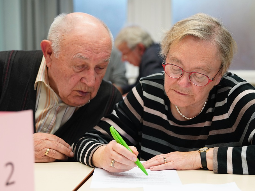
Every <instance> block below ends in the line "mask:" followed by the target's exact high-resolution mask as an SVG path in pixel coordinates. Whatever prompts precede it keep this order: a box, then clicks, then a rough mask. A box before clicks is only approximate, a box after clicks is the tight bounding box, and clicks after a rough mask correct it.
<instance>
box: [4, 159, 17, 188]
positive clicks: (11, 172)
mask: <svg viewBox="0 0 255 191" xmlns="http://www.w3.org/2000/svg"><path fill="white" fill-rule="evenodd" d="M5 166H6V167H7V166H11V171H10V174H9V177H8V179H7V181H6V183H5V185H6V186H10V185H12V184H14V183H15V181H11V177H12V175H13V172H14V165H13V163H12V162H8V163H6V164H5Z"/></svg>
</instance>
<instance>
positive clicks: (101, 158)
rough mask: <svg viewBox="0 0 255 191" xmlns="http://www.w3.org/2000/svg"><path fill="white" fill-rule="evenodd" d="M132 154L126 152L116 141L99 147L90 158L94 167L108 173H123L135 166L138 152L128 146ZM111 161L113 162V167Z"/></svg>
mask: <svg viewBox="0 0 255 191" xmlns="http://www.w3.org/2000/svg"><path fill="white" fill-rule="evenodd" d="M130 149H131V150H132V152H133V153H132V152H130V151H129V150H127V149H126V148H125V147H124V146H122V145H121V144H118V143H117V142H116V141H111V142H110V143H108V144H107V145H104V146H101V147H99V148H98V149H97V150H96V151H95V153H94V154H93V157H92V162H93V164H94V165H95V166H96V167H99V168H103V169H105V170H106V171H108V172H124V171H127V170H130V169H132V168H134V167H135V166H136V164H135V163H134V162H135V161H136V160H137V155H138V151H137V150H136V148H135V147H133V146H130ZM112 160H114V164H113V166H111V164H112Z"/></svg>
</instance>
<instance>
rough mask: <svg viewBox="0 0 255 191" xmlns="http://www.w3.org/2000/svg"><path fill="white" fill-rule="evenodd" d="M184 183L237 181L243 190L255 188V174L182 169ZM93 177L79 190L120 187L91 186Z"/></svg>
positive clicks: (87, 190) (138, 190)
mask: <svg viewBox="0 0 255 191" xmlns="http://www.w3.org/2000/svg"><path fill="white" fill-rule="evenodd" d="M177 173H178V175H179V177H180V179H181V182H182V184H192V183H206V184H224V183H230V182H235V183H236V185H237V186H238V188H239V189H241V190H242V191H251V190H255V175H235V174H214V173H213V172H212V171H208V170H182V171H177ZM91 180H92V178H90V179H89V180H88V181H86V182H85V183H84V184H83V185H82V186H81V187H80V189H79V191H85V190H86V191H102V190H103V191H117V190H119V189H115V188H110V189H108V188H107V189H101V188H93V189H92V188H90V184H91ZM121 191H143V189H142V188H126V189H121Z"/></svg>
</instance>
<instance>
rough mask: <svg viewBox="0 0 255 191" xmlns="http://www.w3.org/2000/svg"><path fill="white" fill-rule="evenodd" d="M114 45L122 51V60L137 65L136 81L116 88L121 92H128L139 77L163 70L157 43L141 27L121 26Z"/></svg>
mask: <svg viewBox="0 0 255 191" xmlns="http://www.w3.org/2000/svg"><path fill="white" fill-rule="evenodd" d="M115 46H116V47H117V48H118V49H119V51H120V52H121V53H122V60H123V61H127V62H129V63H130V64H132V65H134V66H138V67H139V74H138V77H137V80H136V82H135V83H134V84H131V85H126V86H122V87H120V88H118V89H119V90H120V91H121V93H122V94H126V93H128V92H129V91H130V90H131V89H132V88H133V87H134V86H135V85H137V84H138V82H139V80H140V78H141V77H145V76H148V75H150V74H154V73H157V72H161V71H162V70H163V68H162V65H161V64H162V62H163V59H162V57H161V56H160V46H159V44H156V43H154V41H153V40H152V38H151V36H150V34H149V33H148V32H147V31H145V30H143V29H142V28H141V27H139V26H128V27H125V28H123V29H122V30H121V31H120V32H119V34H118V35H117V37H116V39H115Z"/></svg>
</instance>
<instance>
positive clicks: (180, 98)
mask: <svg viewBox="0 0 255 191" xmlns="http://www.w3.org/2000/svg"><path fill="white" fill-rule="evenodd" d="M166 63H170V64H174V65H176V66H178V67H181V68H182V69H183V70H185V71H187V72H199V73H201V74H205V75H207V76H208V77H209V78H210V79H212V78H213V77H214V76H215V75H216V74H217V72H218V71H219V69H220V66H221V61H220V57H219V53H218V49H217V46H216V45H215V44H213V43H211V42H210V41H205V40H198V39H196V38H194V37H192V36H187V37H184V38H183V39H182V40H181V41H179V42H175V43H173V44H172V45H171V47H170V50H169V53H168V55H167V58H166ZM220 79H221V75H220V74H217V75H216V77H215V79H214V80H213V81H212V82H210V83H209V84H208V85H206V86H202V87H199V86H196V85H194V84H193V83H192V82H190V80H189V73H184V74H183V76H182V77H180V78H179V79H175V78H171V77H169V76H168V75H166V74H165V84H164V88H165V92H166V94H167V96H168V98H169V100H170V102H171V103H172V104H174V105H177V106H178V107H179V108H180V107H196V106H197V105H201V104H202V105H203V104H204V102H205V101H206V99H207V97H208V95H209V92H210V90H211V89H212V88H213V86H215V85H217V84H218V83H219V81H220Z"/></svg>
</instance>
